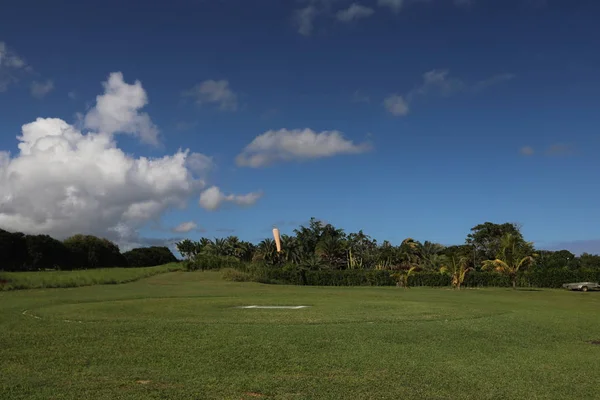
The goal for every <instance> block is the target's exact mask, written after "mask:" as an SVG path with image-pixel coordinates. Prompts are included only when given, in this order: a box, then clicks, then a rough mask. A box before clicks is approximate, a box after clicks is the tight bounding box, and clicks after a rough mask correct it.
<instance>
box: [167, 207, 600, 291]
mask: <svg viewBox="0 0 600 400" xmlns="http://www.w3.org/2000/svg"><path fill="white" fill-rule="evenodd" d="M281 242H282V251H281V252H277V249H276V244H275V241H274V240H273V239H271V238H268V239H265V240H263V241H262V242H260V243H258V244H257V245H255V244H252V243H249V242H246V241H242V240H239V239H238V238H237V237H236V236H229V237H227V238H217V239H214V240H211V239H208V238H202V239H200V240H199V241H196V242H195V241H191V240H184V241H182V242H179V243H178V244H177V249H178V251H179V252H180V253H181V254H182V255H183V256H184V257H185V258H186V260H187V263H188V265H189V267H190V269H216V268H222V267H225V266H228V265H240V263H242V264H244V263H245V264H257V265H263V266H270V267H271V268H272V269H281V270H287V271H290V270H291V271H300V272H303V271H348V270H363V271H389V272H390V274H389V275H390V276H392V277H393V278H395V279H396V280H397V281H398V282H399V283H402V282H405V283H406V282H407V280H408V278H409V277H410V276H411V275H412V274H416V273H435V274H444V273H445V274H447V275H448V276H450V277H451V279H452V284H453V285H454V286H458V287H460V284H461V283H462V281H463V280H464V279H465V276H466V275H467V274H468V273H470V272H474V273H477V272H485V271H490V272H494V273H496V274H503V275H505V276H506V278H507V279H508V280H509V281H510V283H511V284H512V285H513V286H516V284H517V277H518V276H519V275H520V274H522V273H523V272H524V271H537V272H540V271H554V272H556V271H572V272H591V273H592V275H594V276H595V275H596V273H600V256H599V255H591V254H587V253H584V254H582V255H580V256H575V254H573V253H571V252H569V251H567V250H560V251H548V250H538V249H535V247H534V245H533V243H531V242H528V241H527V240H525V238H524V237H523V235H522V233H521V231H520V229H519V227H518V226H517V225H516V224H512V223H503V224H496V223H491V222H485V223H483V224H479V225H477V226H475V227H473V228H472V229H471V231H470V233H469V234H468V235H467V237H466V238H465V242H464V244H462V245H454V246H443V245H441V244H438V243H433V242H429V241H425V242H423V243H421V242H419V241H416V240H413V239H411V238H407V239H405V240H404V241H402V243H400V244H399V245H393V244H391V243H390V242H388V241H383V242H381V243H379V242H377V240H376V239H374V238H372V237H370V236H368V235H367V234H365V233H364V232H363V231H359V232H355V233H346V232H344V230H343V229H339V228H336V227H335V226H333V225H331V224H323V223H321V222H319V221H318V220H316V219H315V218H312V219H311V220H310V223H309V224H308V226H300V227H299V228H297V229H295V230H294V234H293V235H282V236H281ZM321 275H323V274H321ZM330 275H331V274H330ZM337 275H340V274H337ZM302 276H303V277H304V276H305V274H304V273H302ZM564 276H565V278H564V279H567V278H568V277H571V276H576V275H573V274H571V275H569V274H567V275H564ZM303 279H304V278H303Z"/></svg>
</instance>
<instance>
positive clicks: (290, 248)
mask: <svg viewBox="0 0 600 400" xmlns="http://www.w3.org/2000/svg"><path fill="white" fill-rule="evenodd" d="M281 252H282V253H283V259H284V260H285V262H288V263H293V264H298V263H300V258H301V250H300V246H299V245H298V241H297V240H296V238H295V237H294V236H290V235H281Z"/></svg>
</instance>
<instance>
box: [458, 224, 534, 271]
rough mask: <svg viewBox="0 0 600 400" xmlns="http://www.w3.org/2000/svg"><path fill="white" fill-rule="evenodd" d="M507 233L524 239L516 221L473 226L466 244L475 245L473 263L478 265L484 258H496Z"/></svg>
mask: <svg viewBox="0 0 600 400" xmlns="http://www.w3.org/2000/svg"><path fill="white" fill-rule="evenodd" d="M507 233H510V234H512V235H513V236H515V237H517V238H520V239H523V235H522V234H521V232H520V229H519V226H518V225H517V224H514V223H509V222H507V223H504V224H495V223H492V222H485V223H483V224H479V225H476V226H474V227H473V228H471V233H469V234H468V235H467V239H466V244H467V245H471V246H473V247H472V250H473V254H472V257H473V265H475V266H478V265H481V262H482V261H484V260H490V259H493V258H495V257H496V255H497V254H498V252H499V251H500V249H501V247H502V246H501V241H502V238H503V237H504V236H505V235H506V234H507Z"/></svg>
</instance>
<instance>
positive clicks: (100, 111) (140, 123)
mask: <svg viewBox="0 0 600 400" xmlns="http://www.w3.org/2000/svg"><path fill="white" fill-rule="evenodd" d="M103 86H104V94H103V95H100V96H97V97H96V106H95V107H94V108H92V109H91V110H90V111H89V112H88V113H87V115H86V116H85V119H84V125H85V127H86V128H88V129H93V130H97V131H99V132H102V133H105V134H107V135H112V134H114V133H129V134H132V135H135V136H138V137H139V138H140V139H141V140H142V141H143V142H145V143H149V144H154V145H157V144H158V128H157V127H156V126H155V125H154V123H152V120H151V119H150V117H149V116H148V114H146V113H140V112H139V110H140V109H141V108H143V107H144V106H145V105H146V104H148V97H147V95H146V91H145V90H144V88H143V87H142V84H141V82H140V81H137V80H136V81H135V83H134V84H132V85H130V84H128V83H126V82H125V81H124V80H123V74H122V73H120V72H113V73H112V74H110V76H109V77H108V81H107V82H104V83H103Z"/></svg>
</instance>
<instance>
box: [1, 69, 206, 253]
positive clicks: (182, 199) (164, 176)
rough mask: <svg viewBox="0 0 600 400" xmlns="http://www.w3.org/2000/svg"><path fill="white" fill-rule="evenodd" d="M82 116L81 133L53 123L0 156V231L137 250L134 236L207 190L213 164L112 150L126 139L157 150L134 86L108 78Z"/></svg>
mask: <svg viewBox="0 0 600 400" xmlns="http://www.w3.org/2000/svg"><path fill="white" fill-rule="evenodd" d="M104 87H105V90H106V92H105V94H104V95H102V96H98V98H97V104H96V106H95V107H93V108H92V109H91V110H90V111H89V113H88V114H87V115H86V116H84V127H87V128H90V129H93V130H92V131H87V132H82V131H81V130H79V129H78V128H76V127H75V126H74V125H71V124H68V123H67V122H65V121H64V120H62V119H58V118H38V119H36V120H35V121H33V122H31V123H27V124H25V125H23V126H22V132H21V135H19V136H17V140H18V141H19V143H18V149H19V151H18V154H15V155H14V156H13V155H11V154H10V153H9V152H6V151H0V228H3V229H6V230H11V231H21V232H25V233H45V234H49V235H51V236H54V237H57V238H63V237H66V236H69V235H72V234H74V233H89V234H95V235H100V236H104V237H108V238H111V239H113V240H116V241H118V242H120V243H123V242H130V243H131V242H135V243H139V242H140V238H139V237H138V235H137V230H138V229H139V228H140V227H142V226H143V225H144V224H145V223H147V222H148V221H151V220H156V219H158V218H159V217H160V215H161V214H162V213H163V212H164V211H165V210H166V209H167V208H170V207H184V206H185V204H186V202H187V200H188V199H189V197H190V196H191V195H194V194H198V193H199V192H200V190H202V189H203V188H204V187H205V182H204V180H203V179H202V177H203V175H205V172H206V170H207V169H209V168H210V167H211V158H210V157H207V156H205V155H203V154H199V153H192V152H190V151H189V150H179V151H177V152H176V153H175V154H172V155H166V156H163V157H159V158H146V157H134V156H132V155H130V154H126V153H124V152H123V151H122V150H121V149H119V147H118V146H117V142H116V136H115V135H116V134H119V133H127V134H133V135H135V136H137V137H139V138H140V139H141V140H142V141H146V142H152V143H156V140H157V133H158V129H157V128H156V127H155V125H154V124H153V123H152V121H151V120H150V117H149V116H148V115H147V114H144V113H140V109H141V108H142V107H143V106H144V105H145V104H146V103H147V98H146V92H145V91H144V89H143V88H142V86H141V84H140V83H139V82H135V83H134V84H132V85H130V84H127V83H126V82H125V81H124V80H123V76H122V75H121V74H120V73H113V74H111V75H110V77H109V79H108V81H107V82H106V83H105V84H104Z"/></svg>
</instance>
